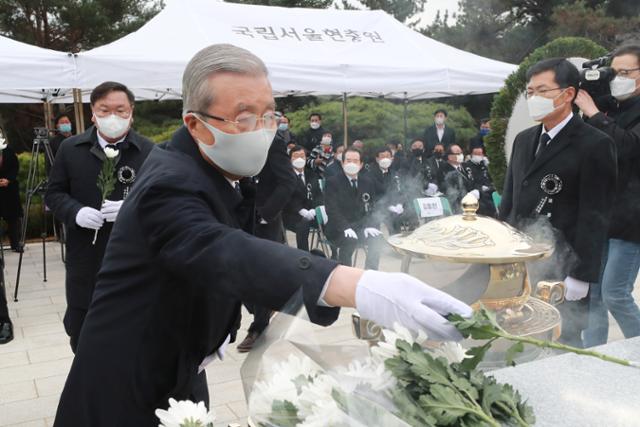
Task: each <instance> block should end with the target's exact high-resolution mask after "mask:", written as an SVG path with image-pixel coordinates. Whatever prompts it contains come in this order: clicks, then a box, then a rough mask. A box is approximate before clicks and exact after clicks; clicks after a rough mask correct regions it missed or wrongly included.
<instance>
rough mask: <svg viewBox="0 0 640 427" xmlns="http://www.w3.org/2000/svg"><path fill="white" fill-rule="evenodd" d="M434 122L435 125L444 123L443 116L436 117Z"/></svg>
mask: <svg viewBox="0 0 640 427" xmlns="http://www.w3.org/2000/svg"><path fill="white" fill-rule="evenodd" d="M436 124H437V125H443V124H444V117H436Z"/></svg>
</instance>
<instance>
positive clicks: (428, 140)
mask: <svg viewBox="0 0 640 427" xmlns="http://www.w3.org/2000/svg"><path fill="white" fill-rule="evenodd" d="M438 142H440V143H441V144H442V145H444V148H445V149H446V148H447V147H449V146H450V145H451V144H455V143H456V131H455V130H453V129H452V128H450V127H449V126H447V125H445V127H444V134H443V135H442V141H440V140H439V139H438V131H437V130H436V125H431V126H429V127H428V128H426V129H425V131H424V144H425V146H424V151H425V153H426V154H427V155H430V154H431V153H433V149H434V148H435V146H436V144H437V143H438Z"/></svg>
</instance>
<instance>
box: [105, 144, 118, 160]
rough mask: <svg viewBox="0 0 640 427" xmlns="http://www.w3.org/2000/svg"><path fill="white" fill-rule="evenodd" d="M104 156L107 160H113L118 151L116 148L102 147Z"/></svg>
mask: <svg viewBox="0 0 640 427" xmlns="http://www.w3.org/2000/svg"><path fill="white" fill-rule="evenodd" d="M104 155H105V156H107V159H115V158H116V157H118V150H117V149H116V148H113V147H109V146H106V147H104Z"/></svg>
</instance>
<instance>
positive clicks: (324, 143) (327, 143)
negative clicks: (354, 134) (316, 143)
mask: <svg viewBox="0 0 640 427" xmlns="http://www.w3.org/2000/svg"><path fill="white" fill-rule="evenodd" d="M320 144H322V145H329V144H331V138H329V137H326V136H325V137H324V138H322V140H321V141H320Z"/></svg>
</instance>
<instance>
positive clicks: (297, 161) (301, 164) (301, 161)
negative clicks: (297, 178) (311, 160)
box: [291, 157, 305, 169]
mask: <svg viewBox="0 0 640 427" xmlns="http://www.w3.org/2000/svg"><path fill="white" fill-rule="evenodd" d="M291 164H292V165H293V167H294V168H296V169H302V168H303V167H304V164H305V161H304V159H302V158H300V157H298V158H297V159H293V160H291Z"/></svg>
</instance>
